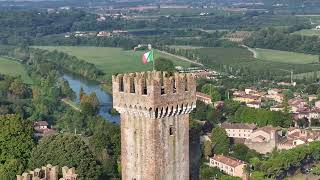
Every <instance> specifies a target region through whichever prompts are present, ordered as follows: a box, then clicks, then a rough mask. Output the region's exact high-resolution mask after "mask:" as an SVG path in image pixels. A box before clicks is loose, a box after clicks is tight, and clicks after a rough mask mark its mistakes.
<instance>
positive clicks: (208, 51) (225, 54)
mask: <svg viewBox="0 0 320 180" xmlns="http://www.w3.org/2000/svg"><path fill="white" fill-rule="evenodd" d="M195 51H196V52H197V54H200V55H202V56H206V57H208V62H207V63H208V64H211V63H214V62H219V63H223V64H226V65H228V64H234V63H243V62H252V61H254V60H255V59H254V58H253V54H252V53H251V52H250V51H248V50H247V49H245V48H220V47H219V48H201V49H195ZM205 64H206V63H205Z"/></svg>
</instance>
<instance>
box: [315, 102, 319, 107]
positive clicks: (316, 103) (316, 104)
mask: <svg viewBox="0 0 320 180" xmlns="http://www.w3.org/2000/svg"><path fill="white" fill-rule="evenodd" d="M315 107H316V108H319V109H320V101H316V102H315Z"/></svg>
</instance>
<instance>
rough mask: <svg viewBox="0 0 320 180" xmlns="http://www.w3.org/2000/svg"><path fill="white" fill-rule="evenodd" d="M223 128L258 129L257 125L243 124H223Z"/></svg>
mask: <svg viewBox="0 0 320 180" xmlns="http://www.w3.org/2000/svg"><path fill="white" fill-rule="evenodd" d="M221 127H222V128H223V129H252V130H253V129H256V128H257V126H256V125H255V124H243V123H222V124H221Z"/></svg>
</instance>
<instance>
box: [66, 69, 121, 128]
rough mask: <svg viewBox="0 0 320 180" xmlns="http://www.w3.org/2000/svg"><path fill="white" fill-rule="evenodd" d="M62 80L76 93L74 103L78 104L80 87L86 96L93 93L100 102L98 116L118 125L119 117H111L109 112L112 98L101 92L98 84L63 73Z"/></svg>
mask: <svg viewBox="0 0 320 180" xmlns="http://www.w3.org/2000/svg"><path fill="white" fill-rule="evenodd" d="M62 78H63V79H65V80H67V81H68V82H69V85H70V87H71V89H72V90H73V91H74V92H75V93H76V95H77V99H76V102H77V103H79V102H80V98H79V92H80V88H81V87H82V88H83V90H84V92H85V93H87V94H90V93H92V92H95V93H96V94H97V98H98V99H99V102H100V105H101V107H100V110H99V115H101V116H102V117H104V118H105V119H107V120H108V121H110V122H114V123H119V121H120V117H119V116H113V115H111V114H110V113H109V112H110V110H111V109H112V97H111V95H109V94H108V93H106V92H105V91H103V90H102V89H101V88H100V84H99V83H98V82H96V81H90V80H88V79H85V78H83V77H81V76H78V75H74V74H70V73H64V74H63V75H62Z"/></svg>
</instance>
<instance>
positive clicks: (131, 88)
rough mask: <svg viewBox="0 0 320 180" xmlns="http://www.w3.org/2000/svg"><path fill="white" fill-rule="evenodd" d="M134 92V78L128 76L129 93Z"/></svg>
mask: <svg viewBox="0 0 320 180" xmlns="http://www.w3.org/2000/svg"><path fill="white" fill-rule="evenodd" d="M135 92H136V87H135V83H134V79H133V78H130V93H135Z"/></svg>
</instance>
